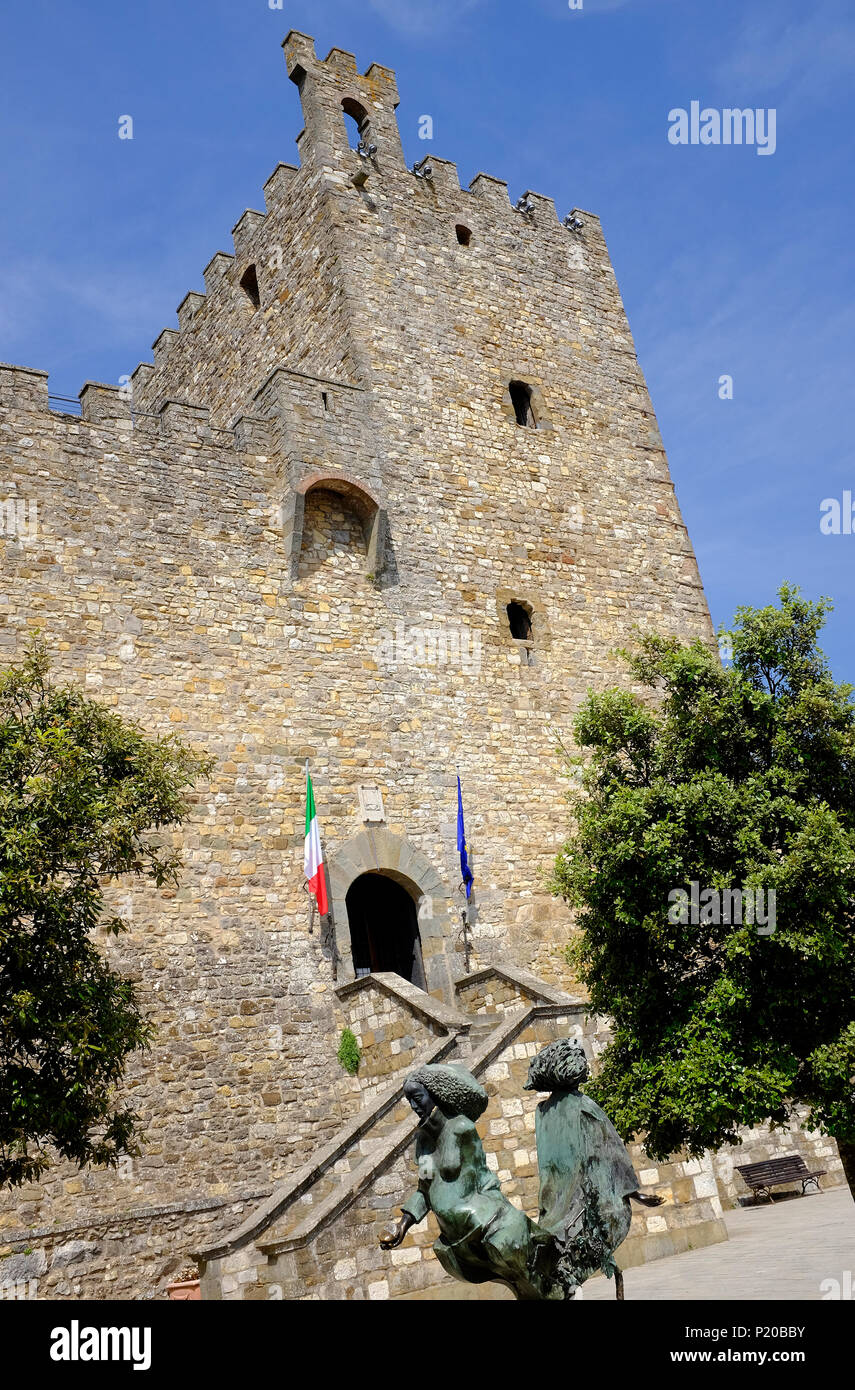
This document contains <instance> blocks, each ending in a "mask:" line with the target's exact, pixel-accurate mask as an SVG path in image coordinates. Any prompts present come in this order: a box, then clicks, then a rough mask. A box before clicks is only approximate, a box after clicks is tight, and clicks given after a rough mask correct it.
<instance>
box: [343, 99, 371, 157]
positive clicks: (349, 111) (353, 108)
mask: <svg viewBox="0 0 855 1390" xmlns="http://www.w3.org/2000/svg"><path fill="white" fill-rule="evenodd" d="M341 109H342V111H343V112H344V125H345V129H346V131H347V141H348V144H349V145H350V148H351V149H352V150H355V149H356V148H357V146H358V145H359V143H360V141H361V140H364V138H365V136H366V134H367V131H368V112H367V111H366V110H365V107H364V106H360V104H359V102H358V101H354V100H353V98H352V97H345V98H344V101H343V102H342V103H341Z"/></svg>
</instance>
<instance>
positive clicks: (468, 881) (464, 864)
mask: <svg viewBox="0 0 855 1390" xmlns="http://www.w3.org/2000/svg"><path fill="white" fill-rule="evenodd" d="M457 848H458V850H459V852H460V877H461V878H462V879H463V882H464V883H465V885H466V899H467V901H468V900H469V898H470V897H471V895H472V884H473V882H474V879H473V877H472V870H471V869H470V867H469V857H468V855H467V853H466V831H465V830H464V828H463V794H462V792H461V790H460V777H459V776H458V778H457Z"/></svg>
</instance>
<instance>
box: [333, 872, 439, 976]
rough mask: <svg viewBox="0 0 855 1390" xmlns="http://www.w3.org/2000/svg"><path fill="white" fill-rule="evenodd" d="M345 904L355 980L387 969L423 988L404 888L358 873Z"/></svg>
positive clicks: (415, 928)
mask: <svg viewBox="0 0 855 1390" xmlns="http://www.w3.org/2000/svg"><path fill="white" fill-rule="evenodd" d="M345 901H346V903H347V920H348V924H349V926H350V944H351V950H352V952H353V969H354V974H355V975H356V976H357V978H358V977H359V976H360V975H370V974H373V973H374V972H375V971H383V970H388V971H392V972H393V973H394V974H395V975H400V976H401V977H402V978H403V979H405V980H409V981H410V983H411V984H414V985H417V986H418V988H419V989H424V988H425V972H424V964H423V962H422V943H421V938H420V936H419V922H418V916H417V914H416V905H415V903H414V902H413V899H412V898H411V896H410V894H409V893H408V892H407V890H406V888H404V887H403V886H402V885H401V884H400V883H396V881H395V880H394V879H393V878H387V876H386V875H385V874H380V873H366V874H360V875H359V877H358V878H356V879H354V881H353V883H352V884H351V885H350V888H349V889H348V892H347V898H346V900H345Z"/></svg>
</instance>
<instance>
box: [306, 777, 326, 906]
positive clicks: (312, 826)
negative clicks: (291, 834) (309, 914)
mask: <svg viewBox="0 0 855 1390" xmlns="http://www.w3.org/2000/svg"><path fill="white" fill-rule="evenodd" d="M303 868H304V869H305V871H306V882H307V885H308V889H309V892H310V893H311V894H312V897H313V898H314V899H315V901H316V902H317V904H318V912H319V913H320V914H321V916H322V917H325V916H326V914H327V913H328V912H329V903H328V902H327V876H326V873H325V872H324V852H323V850H322V849H321V832H320V827H319V826H318V816H317V812H316V811H315V793H314V791H313V790H312V779H311V777H310V776H309V769H308V767H307V768H306V847H305V849H304V851H303Z"/></svg>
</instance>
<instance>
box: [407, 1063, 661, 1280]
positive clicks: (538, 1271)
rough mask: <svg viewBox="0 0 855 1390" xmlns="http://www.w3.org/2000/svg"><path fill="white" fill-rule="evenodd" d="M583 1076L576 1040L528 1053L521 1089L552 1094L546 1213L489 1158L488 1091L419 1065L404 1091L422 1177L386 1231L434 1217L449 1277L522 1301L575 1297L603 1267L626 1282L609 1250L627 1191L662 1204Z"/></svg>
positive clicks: (464, 1074) (547, 1115) (465, 1076)
mask: <svg viewBox="0 0 855 1390" xmlns="http://www.w3.org/2000/svg"><path fill="white" fill-rule="evenodd" d="M587 1074H588V1063H587V1060H586V1058H585V1054H584V1051H583V1049H582V1047H581V1044H580V1043H578V1042H577V1041H576V1040H575V1039H569V1038H567V1039H561V1040H560V1041H558V1042H554V1043H550V1044H549V1045H548V1046H547V1047H545V1048H544V1049H543V1051H541V1052H539V1053H538V1054H537V1056H536V1057H534V1058H533V1059H532V1062H531V1065H530V1067H529V1074H528V1081H527V1082H526V1087H525V1089H526V1090H538V1091H540V1090H543V1091H549V1092H550V1095H549V1099H548V1100H545V1101H541V1103H540V1105H539V1106H538V1107H537V1114H536V1119H535V1126H536V1129H535V1133H536V1138H537V1159H538V1169H539V1172H540V1202H539V1207H540V1211H539V1219H538V1221H537V1222H535V1221H532V1220H531V1219H530V1218H529V1217H528V1216H526V1214H525V1213H524V1212H522V1211H520V1210H519V1209H518V1208H517V1207H515V1206H514V1205H513V1204H512V1203H511V1202H509V1201H508V1199H507V1198H506V1197H505V1195H504V1193H503V1192H502V1189H501V1187H500V1185H499V1182H498V1179H497V1178H496V1176H495V1174H494V1173H492V1172H491V1171H490V1169H489V1168H488V1166H487V1159H486V1155H485V1153H484V1148H483V1145H482V1143H481V1139H480V1137H479V1135H478V1131H477V1129H476V1128H475V1121H476V1120H477V1119H479V1118H480V1116H481V1115H482V1114H483V1113H484V1111H485V1110H486V1108H487V1101H488V1097H487V1092H486V1091H485V1090H484V1088H483V1087H482V1086H481V1085H480V1083H479V1082H478V1081H476V1079H475V1077H474V1076H472V1074H471V1073H470V1072H468V1071H466V1069H465V1068H464V1067H462V1066H460V1065H458V1064H455V1063H447V1064H432V1065H429V1066H423V1067H419V1068H418V1069H417V1070H416V1071H414V1072H412V1073H411V1074H410V1076H408V1077H407V1080H406V1082H405V1084H404V1094H405V1095H406V1097H407V1100H408V1101H409V1103H410V1105H411V1106H412V1108H413V1110H414V1111H415V1113H416V1114H417V1115H418V1117H419V1128H418V1134H417V1137H416V1162H417V1165H418V1172H419V1185H418V1189H417V1190H416V1192H415V1193H414V1194H413V1196H412V1197H410V1198H409V1199H408V1201H406V1202H405V1203H404V1204H403V1206H402V1207H401V1218H400V1220H399V1221H398V1222H397V1224H396V1226H395V1227H394V1228H393V1229H392V1230H391V1231H389V1232H388V1233H386V1234H385V1235H384V1236H383V1237H381V1240H380V1244H381V1246H382V1247H383V1249H384V1250H391V1249H393V1248H394V1247H395V1246H397V1245H400V1244H401V1242H402V1241H403V1239H404V1237H405V1235H406V1233H407V1231H408V1230H409V1229H410V1227H411V1226H413V1225H417V1224H418V1222H420V1221H423V1220H424V1218H425V1217H426V1216H427V1214H428V1212H429V1211H432V1212H433V1213H434V1215H435V1216H436V1219H437V1223H438V1225H439V1230H440V1234H439V1238H438V1240H437V1241H436V1243H435V1244H434V1252H435V1254H436V1257H437V1259H438V1260H439V1262H440V1264H441V1265H442V1267H443V1269H444V1270H445V1271H446V1273H447V1274H450V1275H452V1277H453V1278H455V1279H461V1280H463V1281H464V1282H467V1283H472V1284H482V1283H485V1282H487V1281H489V1280H494V1281H498V1282H499V1283H503V1284H506V1285H507V1286H508V1287H509V1288H510V1289H512V1290H513V1292H514V1294H515V1295H516V1297H517V1298H519V1299H569V1298H573V1297H574V1296H575V1293H576V1291H577V1289H578V1287H579V1285H580V1284H582V1283H583V1282H584V1280H585V1279H588V1278H589V1277H590V1276H591V1275H592V1274H594V1273H596V1271H597V1270H598V1269H601V1270H602V1271H603V1273H605V1274H606V1275H608V1276H609V1277H612V1276H613V1275H614V1276H615V1278H616V1286H617V1296H618V1298H622V1297H623V1282H622V1277H621V1274H620V1271H619V1270H618V1267H617V1265H616V1264H615V1262H614V1258H613V1256H614V1251H615V1250H616V1249H617V1247H618V1246H619V1245H620V1244H621V1242H622V1241H623V1240H624V1239H625V1237H626V1234H627V1232H628V1230H629V1226H630V1221H631V1212H630V1208H629V1199H630V1198H631V1197H632V1198H635V1199H636V1200H638V1201H641V1202H644V1203H645V1204H647V1205H654V1206H655V1205H658V1203H659V1201H660V1198H658V1197H644V1196H642V1195H641V1194H640V1193H639V1192H638V1179H637V1177H636V1175H635V1172H634V1170H633V1167H632V1164H631V1162H630V1159H629V1155H628V1153H627V1151H626V1149H625V1147H624V1145H623V1143H622V1142H621V1140H620V1138H619V1136H618V1134H617V1131H616V1130H615V1129H614V1126H613V1125H612V1123H611V1121H610V1120H609V1119H608V1116H607V1115H606V1114H605V1113H604V1111H602V1110H601V1109H600V1107H599V1106H598V1105H596V1104H595V1102H594V1101H592V1100H590V1099H589V1098H588V1097H587V1096H585V1095H583V1094H582V1093H581V1092H580V1091H579V1089H578V1088H579V1086H580V1084H581V1083H582V1082H583V1081H584V1080H585V1078H586V1076H587Z"/></svg>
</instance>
